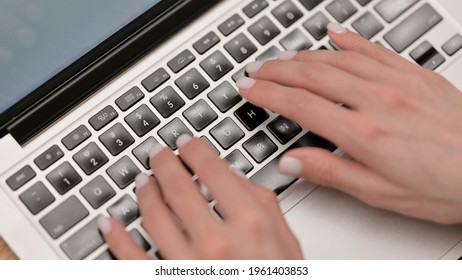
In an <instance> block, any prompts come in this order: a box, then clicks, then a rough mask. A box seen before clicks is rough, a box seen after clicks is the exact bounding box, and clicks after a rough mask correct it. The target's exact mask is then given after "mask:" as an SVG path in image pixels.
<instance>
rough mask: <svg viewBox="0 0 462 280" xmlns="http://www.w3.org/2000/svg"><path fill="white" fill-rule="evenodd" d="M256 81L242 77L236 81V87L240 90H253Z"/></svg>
mask: <svg viewBox="0 0 462 280" xmlns="http://www.w3.org/2000/svg"><path fill="white" fill-rule="evenodd" d="M255 83H256V81H255V80H254V79H252V78H247V77H242V78H240V79H239V80H237V81H236V86H237V88H239V89H251V88H252V87H253V86H254V85H255Z"/></svg>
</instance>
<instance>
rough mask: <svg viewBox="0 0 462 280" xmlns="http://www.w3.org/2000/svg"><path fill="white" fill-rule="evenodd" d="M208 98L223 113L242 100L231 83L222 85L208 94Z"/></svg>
mask: <svg viewBox="0 0 462 280" xmlns="http://www.w3.org/2000/svg"><path fill="white" fill-rule="evenodd" d="M208 97H209V98H210V100H211V101H212V102H213V104H215V106H217V108H218V110H220V111H221V112H223V113H224V112H226V111H228V110H229V109H231V108H232V107H233V106H234V105H236V104H237V103H239V101H241V100H242V97H241V95H240V94H239V92H237V90H236V89H235V88H234V87H233V86H232V85H231V84H230V83H229V82H223V83H221V84H220V85H219V86H218V87H216V88H215V89H214V90H212V91H211V92H210V93H209V94H208Z"/></svg>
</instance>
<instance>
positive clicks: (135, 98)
mask: <svg viewBox="0 0 462 280" xmlns="http://www.w3.org/2000/svg"><path fill="white" fill-rule="evenodd" d="M143 98H144V93H143V92H142V91H141V90H140V89H139V88H138V87H133V88H131V89H130V90H129V91H127V92H126V93H124V94H123V95H122V96H121V97H119V98H117V99H116V101H115V103H116V104H117V106H119V108H120V110H122V111H127V110H128V109H130V108H131V107H132V106H133V105H135V104H136V103H138V102H139V101H140V100H141V99H143Z"/></svg>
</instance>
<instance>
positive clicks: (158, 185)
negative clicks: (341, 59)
mask: <svg viewBox="0 0 462 280" xmlns="http://www.w3.org/2000/svg"><path fill="white" fill-rule="evenodd" d="M177 144H178V146H179V153H180V156H181V160H183V162H184V163H185V164H186V165H187V166H188V167H189V168H190V169H191V170H192V171H193V172H194V173H195V174H197V176H198V180H199V181H200V182H201V183H203V184H204V185H206V186H207V187H208V190H209V192H210V194H211V195H212V196H213V197H214V198H215V200H216V202H217V205H218V206H219V208H220V214H222V215H223V220H221V219H219V218H218V217H217V216H215V215H213V213H212V212H211V210H210V207H209V205H208V203H207V201H206V200H205V198H204V197H203V195H202V194H201V193H200V192H199V188H198V185H197V183H196V182H194V181H193V180H192V176H191V174H190V173H189V172H188V171H187V169H186V168H185V167H184V165H183V164H182V162H181V161H180V159H179V158H178V157H177V156H175V155H174V154H173V152H172V151H171V150H169V149H167V148H163V147H162V146H160V145H157V146H154V147H153V148H152V149H151V152H150V156H151V168H152V170H153V173H154V175H155V178H156V179H154V177H148V176H147V175H145V174H140V175H138V176H137V177H136V185H137V192H136V193H137V198H138V203H139V209H140V212H141V216H142V217H143V227H144V228H145V230H146V232H147V233H148V234H149V235H150V236H151V237H152V239H153V240H154V242H155V244H156V245H157V248H158V249H159V250H160V252H161V254H162V256H163V257H165V258H167V259H301V258H302V253H301V250H300V247H299V244H298V241H297V240H296V238H295V237H294V235H293V234H292V233H291V231H290V230H289V227H288V225H287V224H286V222H285V220H284V218H283V216H282V214H281V211H280V209H279V203H278V201H277V198H276V195H275V194H274V193H273V192H272V191H270V190H268V189H264V188H261V187H258V186H256V185H254V184H252V183H250V182H249V181H247V180H246V179H245V178H242V177H241V176H239V174H238V173H235V172H232V171H231V170H230V169H229V167H228V165H227V164H226V162H225V161H223V160H221V159H219V157H218V156H217V155H216V154H215V152H214V151H213V150H212V149H211V148H210V147H209V146H208V145H207V144H206V143H204V142H203V141H202V140H199V139H197V138H191V137H189V136H187V135H183V136H180V137H179V138H178V143H177ZM98 222H99V226H100V229H101V231H102V232H103V235H104V238H105V239H106V242H107V244H108V245H109V248H110V250H111V252H112V253H113V254H114V255H115V256H116V257H117V258H118V259H148V258H149V257H148V256H147V254H146V253H145V252H144V251H143V250H142V249H141V248H139V247H138V246H137V245H136V244H135V242H134V241H133V240H132V239H131V237H130V236H129V234H128V233H127V232H126V231H125V229H124V227H123V226H122V225H121V224H120V223H119V222H118V221H116V220H114V219H113V218H110V219H108V218H104V217H103V218H100V220H99V221H98Z"/></svg>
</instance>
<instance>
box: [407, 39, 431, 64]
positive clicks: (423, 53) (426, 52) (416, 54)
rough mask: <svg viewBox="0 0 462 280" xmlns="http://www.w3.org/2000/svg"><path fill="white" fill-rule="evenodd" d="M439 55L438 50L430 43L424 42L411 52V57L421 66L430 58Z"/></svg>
mask: <svg viewBox="0 0 462 280" xmlns="http://www.w3.org/2000/svg"><path fill="white" fill-rule="evenodd" d="M437 53H438V51H437V50H435V48H434V47H433V46H432V45H431V44H430V43H429V42H428V41H424V42H423V43H421V44H420V45H419V46H417V48H415V49H414V50H413V51H411V53H410V56H411V57H412V59H414V61H415V62H416V63H417V64H419V65H424V64H425V62H427V61H428V60H429V59H430V58H432V57H433V56H434V55H436V54H437Z"/></svg>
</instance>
